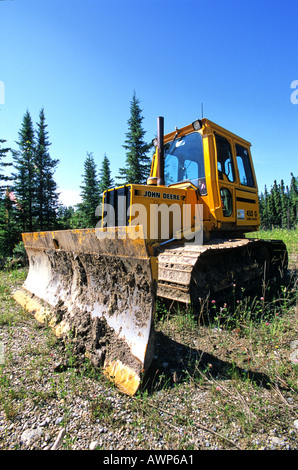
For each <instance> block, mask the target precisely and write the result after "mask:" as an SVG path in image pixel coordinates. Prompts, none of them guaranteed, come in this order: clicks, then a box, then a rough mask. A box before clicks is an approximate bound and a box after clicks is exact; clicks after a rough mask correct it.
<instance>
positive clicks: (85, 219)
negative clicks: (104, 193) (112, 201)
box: [78, 152, 100, 228]
mask: <svg viewBox="0 0 298 470" xmlns="http://www.w3.org/2000/svg"><path fill="white" fill-rule="evenodd" d="M82 177H83V185H82V186H80V188H81V189H82V192H81V197H82V202H81V203H80V204H78V212H79V217H80V219H79V220H80V225H81V227H83V228H87V227H95V226H96V223H97V216H96V215H95V211H96V208H97V206H98V205H99V203H100V192H99V183H98V178H97V170H96V164H95V161H94V157H93V154H92V152H91V153H90V152H87V157H86V159H85V162H84V174H83V175H82Z"/></svg>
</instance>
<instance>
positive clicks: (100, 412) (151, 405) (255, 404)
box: [0, 297, 298, 452]
mask: <svg viewBox="0 0 298 470" xmlns="http://www.w3.org/2000/svg"><path fill="white" fill-rule="evenodd" d="M5 302H6V303H5ZM3 305H4V307H3V309H4V308H5V309H6V310H7V308H8V306H9V308H10V310H11V311H12V313H13V315H14V317H15V319H16V321H13V322H9V323H4V322H3V324H2V325H1V327H0V341H1V345H2V365H1V366H0V387H1V388H0V398H1V401H0V449H2V450H17V449H21V450H22V449H26V450H27V449H31V450H33V449H38V450H42V449H43V450H49V449H69V450H88V449H99V450H105V451H107V450H113V451H121V450H127V451H133V450H155V451H166V450H169V451H170V450H173V449H176V450H178V449H179V450H185V451H191V452H192V451H197V450H212V451H213V450H227V449H231V450H234V449H241V450H246V449H249V450H250V449H257V450H263V449H268V450H276V449H278V450H293V449H297V447H298V446H297V433H298V408H297V399H296V398H297V395H296V394H295V393H293V391H292V390H291V389H290V388H289V387H288V386H287V387H284V388H283V383H282V381H281V382H279V383H275V384H274V386H267V385H266V380H267V378H268V377H267V376H266V374H265V373H261V372H260V373H258V374H255V380H254V382H253V383H252V382H250V383H249V384H246V382H245V380H243V381H242V382H241V384H243V388H242V389H241V390H238V389H239V387H238V388H237V386H235V379H234V377H235V370H234V375H233V374H232V373H231V372H230V373H227V372H226V371H227V366H228V365H230V364H231V358H232V357H233V348H235V352H236V349H237V352H238V353H239V338H238V339H237V341H238V343H237V341H236V342H234V343H233V342H231V343H229V349H227V347H226V345H225V346H223V345H224V344H226V343H225V340H226V332H224V331H221V330H220V329H214V330H211V331H210V329H209V330H208V331H207V330H206V335H204V334H203V330H201V331H200V336H199V335H198V334H197V332H193V331H192V332H186V330H185V329H184V332H182V333H181V331H180V332H179V337H178V336H176V337H175V331H174V329H172V325H171V323H170V322H169V323H168V324H167V328H166V331H163V332H160V331H159V332H158V333H157V336H156V358H155V361H154V364H153V366H152V368H151V371H150V374H149V376H148V378H147V379H146V380H147V381H146V383H145V384H144V385H143V387H142V390H141V392H140V393H138V394H137V396H135V397H133V398H132V397H128V396H125V395H122V394H120V393H119V392H118V391H117V390H116V389H115V388H114V387H113V386H112V385H111V384H110V383H109V382H107V380H106V379H105V378H104V377H103V376H102V375H101V373H100V371H94V370H92V369H91V367H90V366H89V365H86V367H84V368H80V369H77V368H75V367H71V363H70V362H68V367H65V361H64V359H63V358H64V356H65V349H62V345H61V343H60V342H59V341H58V340H57V339H56V338H55V337H54V336H53V334H52V332H51V331H50V330H49V329H47V328H46V327H44V326H41V325H39V324H38V323H37V322H36V321H35V320H34V319H33V318H31V317H30V316H29V315H28V314H27V313H26V312H24V311H23V310H22V309H21V308H20V307H19V306H17V305H16V304H15V303H14V302H12V301H11V300H8V297H7V298H5V299H4V301H3ZM3 311H4V310H2V312H3ZM297 313H298V312H296V315H297ZM292 315H293V321H297V316H296V317H295V312H294V311H293V312H292ZM296 331H297V330H296ZM178 339H179V340H178ZM292 339H293V338H292ZM241 345H242V347H248V345H246V344H245V342H244V339H241ZM289 353H290V345H289V343H288V349H287V350H286V354H289ZM69 357H70V358H71V355H69ZM0 359H1V356H0ZM275 360H276V358H275ZM288 362H289V361H288V360H287V364H288ZM244 366H245V361H244V362H243V364H242V365H241V366H239V368H238V376H239V374H240V373H243V374H244V373H245V368H244ZM291 367H292V366H291ZM293 367H295V366H293ZM296 367H297V366H296ZM296 370H297V369H296ZM224 371H225V372H224ZM296 377H297V376H296ZM238 383H239V381H238ZM229 407H230V409H229V410H228V408H229Z"/></svg>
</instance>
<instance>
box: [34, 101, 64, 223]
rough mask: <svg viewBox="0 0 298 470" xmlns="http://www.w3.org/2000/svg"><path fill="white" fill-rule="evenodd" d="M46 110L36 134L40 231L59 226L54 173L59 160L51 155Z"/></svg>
mask: <svg viewBox="0 0 298 470" xmlns="http://www.w3.org/2000/svg"><path fill="white" fill-rule="evenodd" d="M46 128H47V124H46V123H45V114H44V109H43V108H42V109H41V111H40V114H39V123H38V124H37V132H36V149H35V158H34V161H35V173H36V174H35V178H36V218H37V226H38V228H39V230H50V229H52V228H55V227H56V225H57V210H58V205H59V203H58V198H59V195H58V193H57V184H56V182H55V180H54V177H53V175H54V172H55V168H56V166H57V164H58V163H59V160H54V159H52V158H51V156H50V154H49V146H50V145H51V144H50V142H49V141H48V132H47V130H46Z"/></svg>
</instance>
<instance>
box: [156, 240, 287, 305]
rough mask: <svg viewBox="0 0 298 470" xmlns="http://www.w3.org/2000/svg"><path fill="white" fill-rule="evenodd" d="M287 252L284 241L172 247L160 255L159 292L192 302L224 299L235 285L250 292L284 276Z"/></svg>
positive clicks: (158, 293)
mask: <svg viewBox="0 0 298 470" xmlns="http://www.w3.org/2000/svg"><path fill="white" fill-rule="evenodd" d="M286 268H287V251H286V247H285V245H284V243H283V242H282V241H276V240H270V241H267V240H258V239H230V240H222V239H221V240H213V241H212V242H211V243H207V244H204V245H191V244H186V245H184V246H172V247H171V248H168V249H166V250H164V251H163V252H161V253H160V254H159V256H158V290H157V295H158V296H159V297H162V298H166V299H172V300H175V301H178V302H183V303H187V304H188V303H191V304H192V305H193V306H194V307H195V308H196V307H198V305H199V303H200V302H201V299H204V298H206V297H207V296H211V297H212V298H216V299H218V300H223V299H225V298H227V297H228V296H229V294H231V293H232V290H233V285H236V286H238V287H243V288H245V289H246V290H247V291H249V290H252V289H256V288H257V287H258V286H260V285H262V283H263V282H266V283H267V282H269V281H270V280H272V279H274V278H276V277H282V276H283V273H284V271H285V269H286Z"/></svg>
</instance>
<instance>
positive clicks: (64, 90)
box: [0, 0, 298, 204]
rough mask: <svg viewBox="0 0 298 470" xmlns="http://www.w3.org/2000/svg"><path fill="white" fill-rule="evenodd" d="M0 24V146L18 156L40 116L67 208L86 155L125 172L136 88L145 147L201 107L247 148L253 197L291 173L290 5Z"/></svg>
mask: <svg viewBox="0 0 298 470" xmlns="http://www.w3.org/2000/svg"><path fill="white" fill-rule="evenodd" d="M0 19H1V23H0V24H1V28H0V84H1V85H2V91H3V88H4V99H2V101H1V96H0V103H1V104H0V138H2V139H6V140H7V142H8V144H9V145H10V146H11V147H13V148H16V145H15V141H16V140H17V138H18V131H19V129H20V127H21V124H22V120H23V115H24V113H25V112H26V110H27V109H28V110H29V112H30V114H31V117H32V120H33V122H34V123H36V122H37V121H38V116H39V111H40V109H41V108H42V107H43V108H44V111H45V116H46V122H47V124H48V128H47V130H48V132H49V140H50V141H51V142H52V145H51V148H50V151H51V156H52V157H53V158H58V159H59V160H60V163H59V165H58V167H57V170H56V173H55V179H56V181H57V183H58V185H59V189H60V191H61V192H62V194H63V195H64V199H63V201H64V202H65V204H75V203H76V202H77V195H78V194H79V192H80V185H81V183H82V173H83V165H84V160H85V158H86V153H87V152H93V154H94V157H95V160H96V163H97V165H98V169H99V168H100V166H101V163H102V159H103V156H104V154H106V155H107V157H108V158H109V160H110V162H111V170H112V176H113V177H114V178H115V176H117V175H118V168H119V167H122V166H124V164H125V151H124V149H123V147H122V145H123V144H124V140H125V133H126V132H127V121H128V119H129V116H130V101H131V99H132V95H133V92H134V90H135V92H136V95H137V97H138V99H139V100H140V106H141V109H142V114H143V116H144V121H143V127H144V130H145V131H146V136H145V138H146V139H147V141H148V142H149V141H151V140H152V139H153V138H154V137H155V134H156V118H157V116H164V118H165V132H166V133H167V132H171V131H172V130H174V128H175V126H178V127H182V126H184V125H186V124H189V123H190V122H192V121H194V120H195V119H196V118H198V117H201V103H203V106H204V108H203V109H204V116H205V117H207V118H209V119H211V120H212V121H215V122H216V123H218V124H220V125H221V126H223V127H226V128H228V129H229V130H231V131H232V132H235V133H236V134H239V135H240V136H242V137H244V138H245V139H247V140H249V141H250V142H251V143H252V153H253V158H254V164H255V169H256V173H257V178H258V183H259V189H260V191H262V190H263V189H264V185H265V184H267V186H268V187H269V188H270V186H271V185H272V184H273V181H274V179H276V180H277V181H278V182H280V180H281V179H284V181H285V184H289V182H290V173H291V172H293V173H294V174H295V176H297V175H298V164H297V157H298V138H297V137H298V104H295V101H297V98H296V95H295V98H296V100H294V99H293V100H292V101H294V103H292V101H291V95H292V94H293V93H295V89H292V88H291V83H292V82H293V81H295V80H298V60H297V58H298V40H297V35H298V2H297V0H283V1H282V2H280V1H277V0H270V1H269V0H258V1H256V0H250V1H246V0H204V1H202V0H196V1H194V0H108V1H105V0H12V1H9V0H7V1H5V0H4V1H3V0H1V1H0ZM66 195H68V196H71V199H69V198H68V199H67V198H66Z"/></svg>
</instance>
